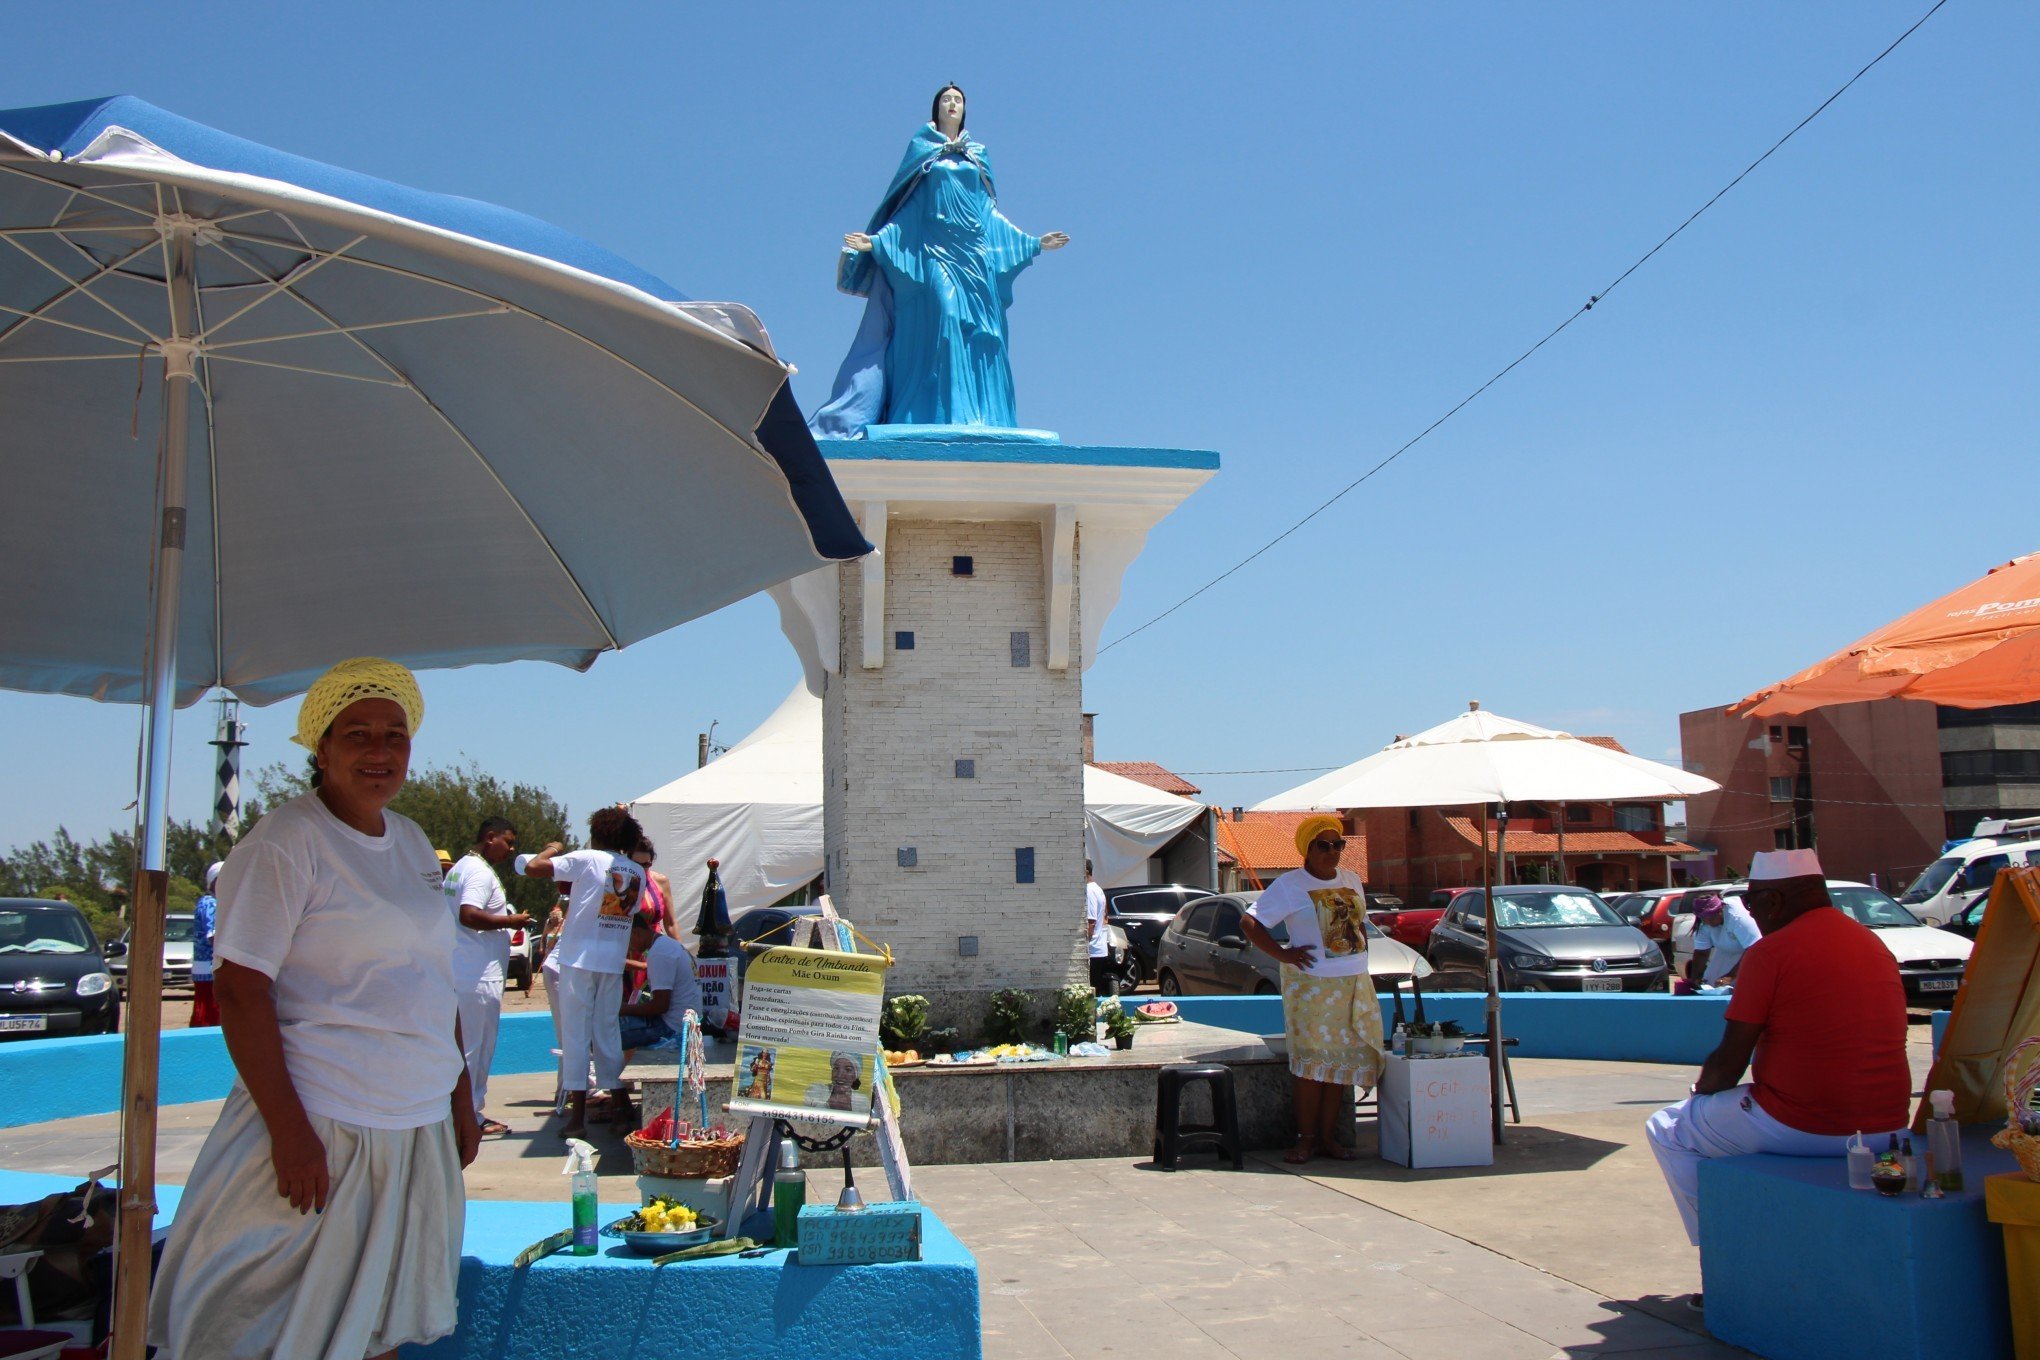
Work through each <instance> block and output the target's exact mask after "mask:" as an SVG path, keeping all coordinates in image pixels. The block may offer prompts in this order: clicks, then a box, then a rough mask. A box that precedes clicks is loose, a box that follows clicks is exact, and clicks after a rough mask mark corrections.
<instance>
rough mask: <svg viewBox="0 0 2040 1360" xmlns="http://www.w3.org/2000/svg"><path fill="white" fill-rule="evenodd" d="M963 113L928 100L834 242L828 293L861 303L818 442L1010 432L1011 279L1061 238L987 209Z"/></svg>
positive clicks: (987, 179) (954, 99)
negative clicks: (860, 209)
mask: <svg viewBox="0 0 2040 1360" xmlns="http://www.w3.org/2000/svg"><path fill="white" fill-rule="evenodd" d="M963 109H964V95H963V91H962V90H961V89H959V88H958V87H956V86H954V85H945V86H943V87H942V89H941V90H939V91H937V92H936V95H935V105H934V108H933V109H932V110H931V111H930V113H929V121H928V122H927V124H926V125H924V126H923V127H922V128H921V130H920V131H919V132H917V133H915V134H914V137H913V140H912V141H911V142H909V143H908V144H907V154H906V157H905V159H904V160H902V161H901V163H900V168H899V171H898V173H896V174H895V175H894V176H893V182H892V185H891V187H890V188H888V189H887V191H886V195H885V198H884V200H883V201H882V202H881V203H880V204H879V208H878V211H877V212H876V213H874V214H873V215H872V219H871V225H870V226H869V227H868V228H867V229H866V230H864V231H853V232H850V233H849V234H847V235H846V236H844V238H843V246H844V250H843V256H842V258H841V259H840V260H839V261H838V263H837V267H836V285H837V287H839V288H841V289H842V290H843V291H844V292H846V293H850V294H853V295H856V296H859V297H864V298H868V299H869V300H870V303H869V305H868V306H867V307H866V308H865V311H864V321H863V323H862V324H861V325H860V326H859V327H858V331H857V338H856V340H855V341H853V342H852V344H851V347H850V353H849V355H848V357H846V358H845V359H844V360H843V367H842V369H841V370H840V371H839V372H838V373H837V374H836V389H835V392H834V394H833V395H832V396H831V397H830V400H829V404H828V405H827V406H824V407H823V408H822V409H821V410H820V411H818V412H816V414H815V419H814V422H813V423H814V429H815V433H816V434H818V435H823V436H826V437H834V438H855V437H857V436H858V435H859V434H861V433H862V432H863V430H864V427H865V426H866V425H988V426H1001V427H1011V426H1013V425H1014V424H1015V423H1016V417H1015V414H1014V406H1013V369H1012V366H1011V364H1010V363H1009V362H1008V360H1007V356H1006V309H1007V308H1008V307H1009V306H1011V305H1012V302H1013V279H1014V276H1015V275H1017V274H1018V273H1019V272H1020V271H1021V270H1023V269H1025V268H1026V267H1027V266H1028V265H1029V264H1031V263H1033V261H1034V258H1035V256H1037V255H1039V254H1040V253H1041V252H1042V251H1044V250H1059V249H1061V248H1062V247H1063V246H1066V245H1068V244H1069V240H1070V238H1069V237H1068V236H1067V235H1065V234H1064V233H1062V232H1059V231H1052V232H1049V233H1048V234H1047V235H1045V236H1038V237H1037V236H1029V235H1028V234H1027V233H1026V232H1024V231H1022V230H1020V228H1018V227H1016V226H1014V225H1013V224H1012V223H1011V222H1009V221H1007V220H1006V218H1005V216H1004V215H1003V214H1001V213H1000V212H999V208H998V196H997V192H996V190H995V189H994V187H993V183H992V166H991V160H990V158H989V157H988V156H987V154H986V152H985V148H984V146H983V145H982V144H981V143H978V142H974V141H972V140H971V139H970V134H969V133H968V132H966V131H965V130H964V126H963Z"/></svg>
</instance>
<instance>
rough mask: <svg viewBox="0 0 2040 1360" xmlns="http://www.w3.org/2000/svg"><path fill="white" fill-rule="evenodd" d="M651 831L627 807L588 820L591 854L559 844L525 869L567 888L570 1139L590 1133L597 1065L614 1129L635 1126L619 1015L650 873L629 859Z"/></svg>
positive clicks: (564, 1001) (564, 1024)
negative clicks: (590, 1100)
mask: <svg viewBox="0 0 2040 1360" xmlns="http://www.w3.org/2000/svg"><path fill="white" fill-rule="evenodd" d="M644 838H645V831H644V828H643V827H641V826H639V825H638V823H637V819H636V818H635V817H633V816H631V815H630V813H628V812H626V811H624V809H622V808H621V807H606V808H602V809H601V810H600V811H598V812H596V813H595V814H594V815H592V816H590V817H589V818H588V845H589V848H588V849H586V850H575V851H571V852H569V851H566V850H563V849H562V848H561V847H560V844H559V842H558V841H554V842H553V843H552V844H550V845H548V846H546V847H545V849H543V850H541V851H539V852H538V853H537V854H535V855H533V856H532V857H531V858H530V859H528V860H526V861H525V863H524V873H525V876H526V877H528V878H549V879H553V880H555V881H557V882H560V883H565V884H568V885H569V887H570V891H569V892H568V894H567V923H566V925H565V926H564V927H563V928H562V929H561V930H560V943H559V947H558V948H557V949H555V950H554V951H553V952H554V953H555V954H556V955H558V957H559V961H560V983H559V1000H558V1002H557V1003H556V1005H555V1008H554V1009H555V1013H556V1014H557V1015H558V1016H559V1022H560V1087H561V1089H563V1090H564V1091H565V1092H566V1093H567V1100H568V1104H569V1109H568V1113H567V1123H566V1126H565V1127H564V1128H562V1129H561V1130H560V1136H561V1137H563V1138H579V1137H581V1136H582V1135H583V1134H584V1133H586V1132H587V1128H588V1086H589V1082H590V1080H591V1075H590V1072H589V1068H590V1066H592V1067H593V1068H594V1072H593V1075H592V1080H593V1082H594V1084H595V1085H596V1086H597V1087H599V1088H601V1089H603V1090H606V1091H609V1092H610V1100H611V1104H610V1122H611V1123H612V1124H615V1125H617V1126H619V1127H622V1126H624V1125H628V1124H630V1122H631V1109H630V1092H628V1091H626V1090H624V1089H622V1087H623V1039H622V1035H621V1033H620V1030H619V1022H618V1019H617V1011H618V1008H620V1007H621V1006H622V1005H623V962H624V957H625V955H626V954H627V953H628V952H629V949H630V923H631V918H632V917H633V916H635V915H636V914H637V909H638V902H639V900H640V899H641V898H643V896H644V891H645V871H644V870H643V869H641V868H639V867H638V865H637V863H636V862H635V861H633V860H632V859H631V858H630V852H631V851H633V850H635V849H637V847H638V844H639V842H641V841H643V840H644Z"/></svg>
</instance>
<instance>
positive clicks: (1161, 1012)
mask: <svg viewBox="0 0 2040 1360" xmlns="http://www.w3.org/2000/svg"><path fill="white" fill-rule="evenodd" d="M1138 1010H1139V1013H1140V1014H1141V1015H1144V1016H1146V1017H1147V1018H1148V1019H1150V1020H1173V1019H1175V1018H1176V1003H1175V1002H1173V1001H1150V1002H1147V1003H1146V1004H1145V1005H1142V1006H1140V1007H1138Z"/></svg>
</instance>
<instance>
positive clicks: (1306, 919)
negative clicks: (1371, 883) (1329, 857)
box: [1247, 869, 1367, 977]
mask: <svg viewBox="0 0 2040 1360" xmlns="http://www.w3.org/2000/svg"><path fill="white" fill-rule="evenodd" d="M1366 901H1367V894H1366V891H1365V889H1364V888H1363V886H1362V885H1361V882H1360V876H1359V875H1358V874H1356V873H1354V872H1353V871H1352V870H1351V869H1340V870H1338V871H1337V872H1336V873H1335V874H1333V876H1332V877H1330V878H1317V877H1315V876H1313V875H1312V874H1311V872H1310V870H1308V869H1291V870H1290V871H1289V872H1288V873H1286V874H1284V875H1282V876H1281V877H1280V878H1278V879H1276V880H1275V881H1274V882H1273V883H1270V884H1269V885H1268V890H1267V891H1266V892H1264V893H1262V894H1261V895H1260V897H1258V898H1256V899H1255V901H1254V905H1253V906H1251V907H1249V908H1247V915H1249V916H1251V917H1253V918H1254V919H1255V920H1256V921H1259V922H1260V923H1261V924H1262V925H1264V926H1267V927H1269V928H1271V929H1272V928H1273V927H1275V926H1276V925H1278V924H1279V925H1281V926H1282V928H1283V929H1284V930H1285V931H1287V932H1288V934H1289V943H1290V944H1292V945H1295V946H1299V947H1304V948H1308V949H1309V950H1310V951H1311V961H1310V964H1309V965H1308V966H1307V967H1305V968H1303V969H1301V970H1300V971H1302V972H1303V973H1305V974H1307V975H1308V976H1311V977H1346V976H1349V975H1351V974H1355V973H1364V972H1366V971H1367V917H1366V906H1365V903H1366Z"/></svg>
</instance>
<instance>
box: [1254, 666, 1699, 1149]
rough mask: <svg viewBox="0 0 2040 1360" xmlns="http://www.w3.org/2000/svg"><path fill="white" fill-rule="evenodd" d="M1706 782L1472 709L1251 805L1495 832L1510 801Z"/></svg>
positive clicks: (1496, 1041) (1609, 797)
mask: <svg viewBox="0 0 2040 1360" xmlns="http://www.w3.org/2000/svg"><path fill="white" fill-rule="evenodd" d="M1720 787H1721V786H1720V785H1719V784H1716V783H1715V782H1714V781H1713V780H1711V779H1706V778H1703V777H1701V776H1700V775H1697V774H1688V773H1687V772H1686V771H1684V770H1681V769H1678V768H1676V767H1675V766H1671V765H1661V764H1659V763H1658V762H1656V761H1654V760H1645V759H1643V758H1642V757H1640V756H1633V755H1630V754H1628V753H1627V752H1623V751H1611V750H1609V749H1608V748H1607V747H1605V746H1598V745H1596V744H1594V743H1593V742H1590V741H1582V740H1581V739H1580V738H1578V737H1575V736H1573V735H1571V734H1570V733H1567V732H1559V731H1555V730H1553V729H1551V728H1549V727H1538V726H1536V725H1535V724H1532V723H1526V722H1518V721H1516V720H1515V719H1514V718H1504V717H1502V716H1501V715H1500V714H1498V713H1489V712H1487V711H1485V710H1484V709H1482V708H1481V707H1480V705H1478V704H1475V705H1473V706H1472V707H1471V708H1469V709H1468V711H1466V712H1465V713H1462V714H1460V715H1459V716H1458V717H1456V718H1453V719H1451V720H1450V721H1449V722H1442V723H1439V724H1438V725H1437V726H1436V727H1433V728H1430V729H1428V730H1426V731H1423V732H1419V733H1417V735H1415V736H1414V737H1402V738H1399V739H1397V740H1395V741H1392V742H1390V743H1389V744H1388V745H1387V746H1386V747H1384V748H1383V749H1382V750H1380V751H1377V752H1376V753H1375V754H1373V755H1371V756H1368V757H1367V758H1366V759H1364V760H1356V761H1354V762H1353V763H1352V764H1351V765H1347V766H1345V767H1343V768H1341V769H1337V770H1333V771H1332V772H1331V773H1330V774H1324V775H1319V776H1318V777H1317V778H1316V779H1312V780H1309V781H1307V782H1305V783H1302V784H1298V785H1297V786H1296V787H1295V788H1292V789H1285V790H1284V791H1283V792H1281V793H1278V794H1276V795H1275V796H1274V797H1272V798H1264V799H1262V800H1261V801H1260V802H1258V803H1256V804H1255V805H1254V808H1255V811H1257V812H1287V811H1294V810H1297V809H1316V808H1327V809H1343V808H1401V807H1456V806H1461V805H1469V804H1472V805H1478V806H1480V807H1481V808H1482V809H1483V811H1482V826H1483V833H1482V834H1483V845H1485V826H1486V812H1485V809H1486V807H1487V805H1488V804H1490V803H1497V804H1500V805H1501V806H1502V815H1501V825H1502V833H1501V835H1498V836H1497V837H1496V838H1495V845H1496V847H1497V853H1498V854H1499V847H1500V846H1501V844H1502V841H1503V839H1504V838H1505V837H1506V835H1507V829H1508V810H1507V809H1508V804H1510V803H1520V802H1540V803H1546V802H1549V803H1587V802H1596V803H1598V802H1611V801H1615V800H1620V799H1646V800H1652V801H1656V800H1668V799H1677V798H1690V797H1692V796H1693V795H1695V794H1701V793H1712V792H1714V791H1715V790H1716V789H1718V788H1720ZM1492 868H1493V861H1491V860H1490V859H1489V858H1488V857H1487V855H1486V854H1485V853H1483V854H1482V855H1481V877H1482V879H1483V881H1484V884H1487V885H1490V886H1491V880H1490V878H1489V875H1490V871H1491V870H1492ZM1495 945H1496V940H1495V932H1494V931H1493V930H1489V931H1488V932H1487V956H1488V958H1487V991H1488V1001H1487V1012H1488V1075H1489V1088H1490V1092H1489V1093H1490V1097H1491V1099H1492V1101H1493V1117H1494V1137H1495V1141H1496V1142H1500V1141H1501V1139H1502V1070H1501V1068H1502V997H1501V981H1500V978H1499V976H1498V974H1497V970H1496V968H1495Z"/></svg>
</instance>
